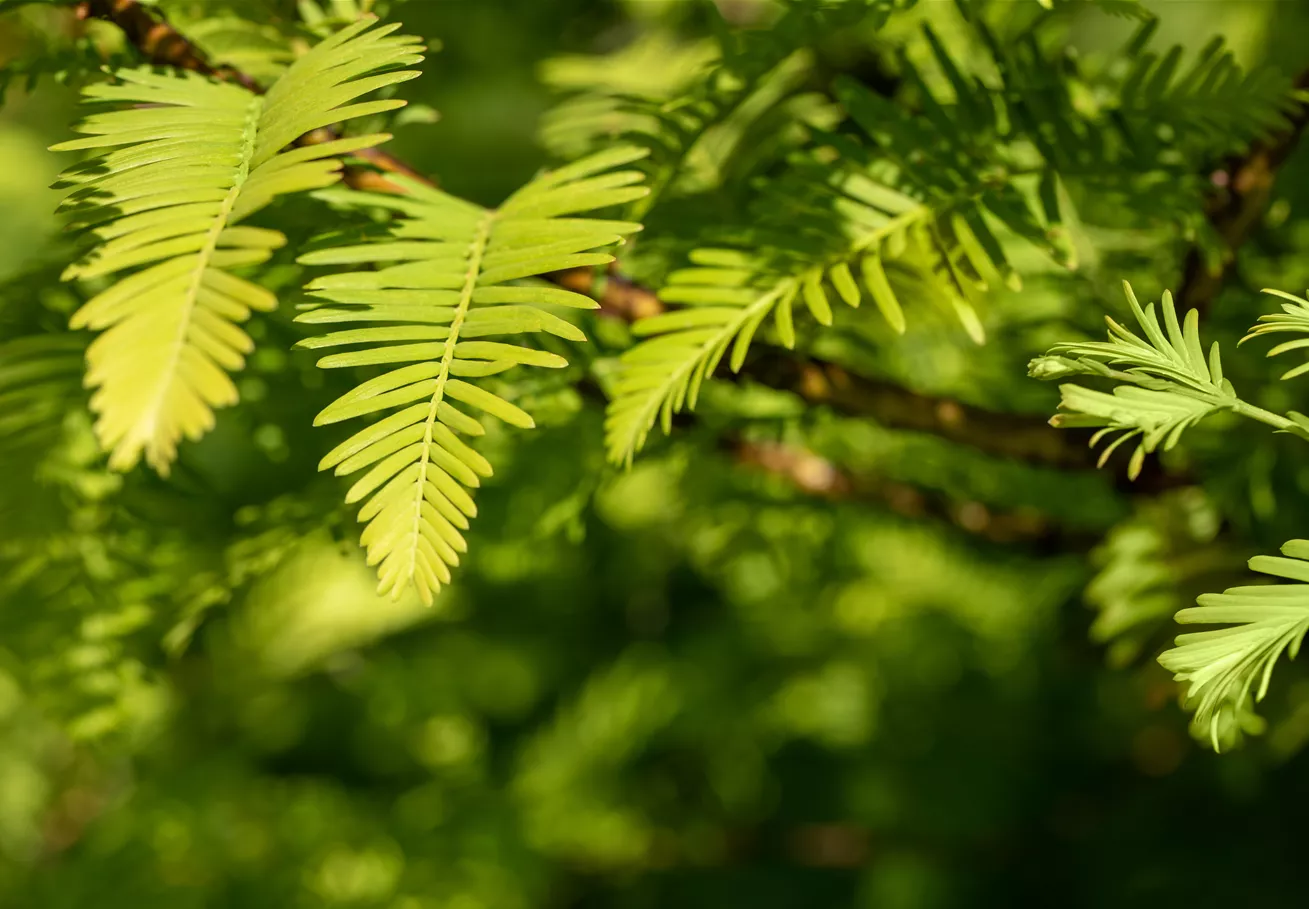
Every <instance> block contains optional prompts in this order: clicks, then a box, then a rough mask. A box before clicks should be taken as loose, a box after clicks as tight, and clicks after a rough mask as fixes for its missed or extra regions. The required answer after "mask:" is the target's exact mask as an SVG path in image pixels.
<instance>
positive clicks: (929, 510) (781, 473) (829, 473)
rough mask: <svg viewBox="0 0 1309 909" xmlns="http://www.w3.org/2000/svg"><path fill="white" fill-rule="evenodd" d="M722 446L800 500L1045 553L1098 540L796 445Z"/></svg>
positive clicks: (1030, 513) (1031, 513)
mask: <svg viewBox="0 0 1309 909" xmlns="http://www.w3.org/2000/svg"><path fill="white" fill-rule="evenodd" d="M723 447H724V449H725V450H726V451H728V452H729V453H730V454H731V456H732V459H733V460H734V461H735V462H736V463H737V464H739V465H741V466H743V467H747V468H753V469H755V470H762V471H764V472H766V473H768V474H769V475H771V476H773V477H775V478H778V479H781V480H783V481H785V482H786V483H787V484H788V485H789V486H792V487H794V488H795V489H797V490H799V491H800V492H802V493H804V494H805V495H809V496H814V497H817V498H820V499H826V500H829V501H833V502H861V503H868V504H873V505H876V506H878V507H881V508H885V509H887V510H889V511H893V512H895V513H896V514H900V515H903V516H905V517H909V518H914V519H929V520H935V521H938V522H943V523H946V524H950V525H951V526H953V527H955V528H957V529H958V530H961V531H963V532H964V533H967V534H969V535H971V536H974V537H977V538H978V539H982V540H985V541H987V542H990V543H998V544H1015V543H1016V544H1024V545H1027V546H1030V547H1034V548H1036V549H1037V550H1039V551H1041V552H1046V553H1049V552H1060V551H1073V552H1085V551H1087V550H1089V549H1090V548H1091V547H1092V546H1094V545H1095V544H1096V543H1098V542H1099V540H1100V535H1099V534H1095V533H1085V532H1078V531H1075V530H1070V529H1068V528H1065V527H1061V526H1059V525H1058V524H1056V523H1055V522H1054V521H1052V520H1051V519H1050V518H1049V517H1048V516H1046V515H1044V514H1042V513H1041V512H1039V511H1037V510H1035V509H1030V508H1019V509H1014V510H995V509H992V508H989V507H988V506H986V505H984V504H983V503H981V502H975V501H958V500H955V499H951V498H950V497H948V496H946V495H943V494H941V493H935V492H931V491H928V490H924V489H920V488H918V487H916V486H912V485H910V484H907V483H901V482H898V481H896V480H891V479H887V478H886V477H881V476H876V475H873V474H869V473H853V472H850V471H847V470H842V469H841V468H839V467H837V466H836V465H835V464H833V463H832V462H831V461H829V460H827V459H826V458H824V457H822V456H821V455H818V454H815V453H814V452H812V451H809V450H808V449H805V448H802V447H800V446H796V445H787V444H783V443H779V442H749V441H745V440H742V439H728V440H726V441H725V442H724V446H723Z"/></svg>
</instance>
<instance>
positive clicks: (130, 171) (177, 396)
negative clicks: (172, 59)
mask: <svg viewBox="0 0 1309 909" xmlns="http://www.w3.org/2000/svg"><path fill="white" fill-rule="evenodd" d="M372 26H373V23H372V21H368V20H366V21H361V22H359V23H357V24H355V25H352V26H350V27H349V28H346V29H343V30H342V31H341V32H339V33H337V34H336V35H335V36H333V37H332V38H329V39H328V40H326V41H323V42H322V43H320V44H318V45H317V46H315V47H314V48H313V49H312V50H311V51H309V52H308V53H307V54H305V55H304V56H303V57H301V58H299V59H298V60H297V61H296V62H295V63H294V64H292V65H291V66H290V67H289V68H288V69H287V71H286V73H285V74H284V75H283V76H282V77H281V78H280V79H278V81H277V82H276V83H275V84H274V85H273V86H272V88H271V89H270V90H269V91H268V93H267V94H266V95H264V96H258V95H255V94H252V93H251V92H249V91H246V90H245V89H244V88H241V87H239V86H236V85H230V84H223V83H215V82H211V81H209V80H207V79H205V78H202V77H200V76H197V75H195V74H192V73H180V74H175V75H159V74H155V73H152V72H150V71H149V70H146V69H138V70H124V71H120V72H119V73H118V74H117V76H118V81H117V82H116V83H115V84H108V85H95V86H91V87H90V88H88V89H86V90H85V92H84V95H85V97H86V99H87V100H88V101H91V102H109V103H110V104H112V105H113V106H112V107H111V108H110V109H109V110H108V112H104V113H96V114H92V115H91V116H88V117H87V118H86V119H84V120H83V121H82V122H81V124H80V125H79V127H78V131H79V132H82V133H85V134H87V136H88V137H87V138H84V139H78V140H74V141H71V142H65V143H62V144H61V145H57V146H55V150H57V151H75V150H81V149H96V150H97V151H98V157H96V158H95V159H93V160H92V161H89V162H87V163H85V164H82V165H79V166H76V167H73V168H72V169H70V170H69V171H67V172H66V173H65V174H64V176H63V183H64V185H68V186H72V187H74V189H73V192H72V193H71V194H70V195H69V197H68V199H67V200H66V202H65V206H66V207H68V208H70V209H72V210H73V212H74V214H75V216H76V219H77V221H78V223H79V224H80V226H82V227H84V228H85V229H86V231H87V233H88V234H89V235H90V236H91V237H92V238H94V240H95V242H96V246H95V248H94V249H93V250H92V251H91V252H90V254H89V255H88V256H87V257H86V258H85V259H83V260H82V261H80V262H78V263H77V264H75V265H73V266H71V267H70V268H69V269H68V270H67V271H66V272H65V276H64V277H65V278H66V279H74V278H81V279H97V278H105V277H113V278H114V279H115V281H114V283H112V284H111V285H110V286H109V287H108V288H107V289H105V290H103V291H102V292H100V293H99V294H98V295H97V296H95V297H94V298H93V299H91V300H90V301H89V302H88V303H87V304H86V305H85V306H84V307H82V308H81V309H80V310H78V312H77V313H76V314H75V315H74V316H73V319H72V325H73V327H74V328H90V329H92V330H95V331H98V332H100V335H99V337H98V338H97V339H96V340H95V341H94V342H93V343H92V344H91V347H90V348H89V350H88V351H87V364H88V372H87V379H86V381H87V384H88V385H89V386H91V387H93V388H94V389H95V393H94V395H93V397H92V399H91V406H92V409H93V410H94V411H95V412H96V413H97V415H98V418H99V419H98V422H97V426H96V431H97V435H98V437H99V439H100V442H101V445H102V446H103V447H104V448H105V449H106V450H107V451H110V452H111V455H110V465H111V466H113V467H115V468H118V469H124V470H125V469H128V468H131V467H132V466H133V465H135V464H136V463H137V461H138V460H139V459H140V458H141V457H142V456H143V455H144V457H145V459H146V461H148V462H149V463H150V464H151V465H152V466H153V467H155V469H157V470H158V471H160V472H161V473H166V472H167V471H168V468H169V465H170V463H171V462H172V461H173V459H174V457H175V456H176V451H177V444H178V442H179V441H180V440H181V439H182V438H184V437H185V438H189V439H195V438H198V437H199V436H200V435H202V434H203V433H204V432H206V431H207V430H208V429H209V428H211V427H212V425H213V422H214V414H213V410H214V408H217V407H223V406H227V405H230V404H233V403H235V402H236V399H237V391H236V386H235V385H234V384H233V383H232V381H231V379H230V378H229V377H228V375H227V373H228V372H233V371H236V370H239V369H241V368H242V366H243V365H244V361H245V356H246V355H247V354H248V353H249V352H250V351H251V349H252V347H253V344H252V342H251V340H250V338H249V336H247V335H246V334H245V332H244V331H242V330H241V328H240V327H239V326H240V323H242V322H244V321H245V320H246V319H247V318H248V317H249V315H250V313H251V312H252V311H268V310H271V309H273V308H274V307H275V306H276V305H277V301H276V299H275V298H274V297H273V295H272V294H271V293H269V292H268V291H267V290H264V289H263V288H261V287H259V286H258V285H257V284H254V283H252V282H251V281H249V280H247V279H246V278H242V277H238V276H237V275H235V274H233V273H232V270H233V269H236V268H241V267H245V266H251V265H258V264H260V263H262V262H265V261H267V260H268V258H269V257H270V256H271V255H272V253H273V251H274V250H275V249H277V248H278V247H280V246H282V245H283V244H284V243H285V238H284V237H283V235H282V234H281V233H279V232H277V231H274V230H267V229H263V228H257V227H247V226H244V225H242V224H241V222H242V221H244V220H245V219H247V218H248V217H249V216H250V215H251V214H253V213H255V212H256V211H258V210H259V209H261V208H263V207H264V206H266V205H267V204H268V203H270V202H271V201H272V200H273V199H274V198H275V197H277V196H280V195H285V194H288V193H295V192H302V191H306V190H311V189H317V188H321V187H324V186H328V185H330V184H332V183H334V182H336V181H337V180H338V179H339V178H340V167H341V165H340V162H339V161H338V160H337V159H336V157H335V156H338V155H343V154H348V153H350V152H353V151H358V150H360V149H363V148H367V147H370V146H372V145H376V144H378V143H379V142H381V141H384V140H385V138H386V136H383V135H372V136H362V137H358V138H351V139H340V140H336V141H333V142H327V143H323V144H319V145H312V146H305V147H299V148H293V149H289V150H287V146H289V145H291V143H293V142H294V141H295V140H296V139H297V138H299V137H300V136H301V135H303V134H305V133H307V132H309V131H311V130H314V129H317V128H319V127H323V126H327V125H329V124H332V123H337V122H341V121H345V120H350V119H353V118H355V117H362V116H365V115H368V114H373V113H377V112H380V111H384V110H393V109H395V108H397V107H400V106H403V104H404V102H403V101H365V102H358V103H353V102H355V101H356V99H358V98H359V97H360V96H362V95H365V94H367V93H369V92H371V91H374V90H376V89H378V88H381V87H383V86H386V85H392V84H395V83H397V82H402V81H405V80H407V79H411V78H413V77H414V76H416V75H418V73H417V72H415V71H412V70H408V71H396V67H398V66H404V65H410V64H414V63H417V62H418V61H420V60H421V59H422V57H421V56H420V55H419V53H418V51H419V50H421V48H420V47H419V46H418V44H417V42H416V39H412V38H407V37H402V36H394V35H392V32H394V31H395V29H396V28H397V26H385V27H381V28H373V27H372Z"/></svg>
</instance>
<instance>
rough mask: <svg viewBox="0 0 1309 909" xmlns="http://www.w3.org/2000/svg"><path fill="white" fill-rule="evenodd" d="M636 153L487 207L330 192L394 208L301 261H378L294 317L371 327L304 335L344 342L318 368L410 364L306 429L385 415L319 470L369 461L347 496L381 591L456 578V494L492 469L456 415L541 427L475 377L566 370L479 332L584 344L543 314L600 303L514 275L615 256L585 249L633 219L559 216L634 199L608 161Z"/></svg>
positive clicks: (593, 160)
mask: <svg viewBox="0 0 1309 909" xmlns="http://www.w3.org/2000/svg"><path fill="white" fill-rule="evenodd" d="M645 154H646V153H645V151H644V150H643V149H630V148H629V149H617V150H614V151H611V152H606V153H601V154H598V155H595V156H592V157H590V158H585V159H583V160H581V161H577V162H575V163H574V164H571V165H569V166H567V167H563V168H560V169H558V170H555V171H550V172H547V173H545V174H542V175H541V176H539V177H537V178H536V179H535V180H533V181H531V182H530V183H528V184H527V185H526V186H524V187H523V188H522V189H520V190H519V191H518V192H516V193H514V194H513V195H512V196H511V197H510V198H509V199H507V200H506V201H505V202H504V204H503V205H501V206H500V207H499V208H496V209H490V210H486V209H482V208H480V207H479V206H476V205H472V204H470V203H468V202H465V201H463V200H461V199H457V198H455V197H454V196H451V195H449V194H447V193H444V192H441V191H440V190H436V189H429V188H426V187H423V186H422V185H420V184H417V183H414V182H412V181H402V182H401V185H402V186H403V188H404V189H406V190H407V191H408V194H407V195H404V196H382V195H376V194H360V193H355V194H349V195H344V196H339V197H337V198H338V199H339V200H340V201H343V202H346V203H349V204H351V205H365V206H366V205H373V206H382V207H385V208H389V209H393V210H395V211H398V212H400V213H402V214H403V215H404V217H403V218H400V219H398V220H397V221H395V222H394V223H393V224H392V225H391V226H390V227H389V229H388V230H387V232H386V236H384V237H383V238H381V239H379V240H378V241H376V242H373V243H369V244H365V245H362V246H343V247H337V248H334V249H328V250H325V251H322V252H316V253H310V254H308V255H305V256H302V257H301V259H300V261H301V262H303V263H305V264H307V265H345V264H352V265H353V264H360V263H376V264H381V265H384V267H382V268H379V269H377V270H368V271H355V272H347V273H344V274H336V275H331V276H328V277H323V278H318V279H317V280H315V281H314V282H313V283H312V284H310V285H309V287H310V290H311V291H312V293H313V295H314V296H315V297H318V298H320V299H323V300H326V301H328V302H327V303H326V304H324V305H322V306H319V307H317V308H315V309H312V310H311V311H309V312H307V313H305V314H304V315H301V316H300V317H299V319H298V321H300V322H307V323H311V324H314V325H332V326H335V325H338V324H341V323H365V324H367V326H368V327H361V328H348V329H345V330H342V331H331V332H329V333H327V334H324V335H319V336H316V337H313V338H310V339H307V340H305V341H302V342H300V346H302V347H309V348H313V349H321V348H328V347H350V348H354V349H352V350H348V351H345V352H341V353H333V354H329V355H328V356H325V357H323V358H322V359H321V360H319V361H318V365H319V366H321V367H323V368H325V369H333V368H340V367H356V366H377V365H383V364H386V365H390V364H405V365H402V366H397V367H396V368H394V369H391V370H390V371H388V372H385V373H383V374H382V375H380V376H377V377H376V378H373V379H370V380H368V381H367V382H365V383H363V384H362V385H360V386H359V387H357V388H356V389H354V390H353V391H351V392H349V393H348V394H345V395H342V396H341V397H340V398H338V399H337V400H336V401H335V402H334V403H333V404H332V405H331V406H330V407H328V408H327V409H325V410H324V411H323V412H322V413H320V414H319V415H318V418H317V419H316V420H315V423H316V424H318V425H322V424H329V423H337V422H340V421H342V420H348V419H351V418H354V417H362V416H375V415H379V414H382V413H386V412H388V411H394V412H392V413H390V415H389V416H386V417H385V418H384V419H381V420H379V421H378V422H374V423H372V424H371V425H370V426H368V427H367V428H365V429H362V430H360V431H359V432H357V433H356V434H355V435H353V436H351V437H350V438H349V439H347V440H346V441H345V442H342V443H341V444H340V445H338V446H337V447H336V448H334V449H333V450H332V451H331V452H330V453H329V454H328V455H327V456H326V457H324V458H323V460H322V462H321V463H320V465H319V467H320V469H323V470H326V469H328V468H335V470H336V473H337V474H340V475H346V474H353V473H356V472H359V471H362V470H364V469H365V468H368V470H367V472H366V473H365V474H364V475H363V477H362V478H361V479H359V480H358V481H357V482H356V483H355V484H354V486H352V487H351V488H350V491H349V492H347V493H346V502H347V503H354V502H358V501H361V500H364V499H367V503H366V504H365V505H364V507H363V509H362V510H361V511H360V512H359V520H361V521H365V522H367V524H368V527H367V529H365V531H364V534H363V537H362V540H361V542H362V543H363V545H364V546H365V547H367V549H368V562H369V564H370V565H372V564H379V563H380V564H379V568H378V573H379V577H380V584H379V588H378V589H379V591H380V592H382V593H391V594H393V595H395V596H399V594H400V592H401V591H403V590H404V589H405V588H406V587H407V586H408V585H409V584H410V583H411V582H412V583H414V584H415V585H416V586H417V588H418V591H419V593H420V595H421V596H422V598H423V600H424V601H426V602H428V603H430V602H431V601H432V597H433V596H435V594H436V593H437V591H439V590H440V589H441V585H442V584H448V583H450V570H449V567H448V566H454V565H458V564H459V555H458V553H460V552H464V551H466V549H467V544H466V543H465V542H464V538H463V536H462V535H461V534H460V532H459V531H460V530H461V529H466V528H467V527H468V519H469V518H471V517H474V516H475V515H476V513H477V509H476V507H475V506H474V504H473V500H472V498H471V497H470V496H469V494H468V492H467V491H466V488H468V489H475V488H476V487H478V486H479V485H481V480H480V479H479V478H481V477H489V476H490V475H491V465H490V464H489V463H488V462H487V460H486V459H485V458H484V457H482V456H481V455H479V454H478V453H477V452H476V451H474V450H473V449H472V448H470V447H469V446H468V445H467V444H466V443H465V442H464V441H462V440H461V439H460V438H459V436H460V435H464V436H470V437H476V436H480V435H483V434H484V433H485V428H484V427H483V426H482V424H481V422H480V421H479V420H478V419H477V418H475V417H473V416H470V415H469V414H468V413H466V412H465V410H461V409H460V407H465V408H467V409H472V410H473V411H480V412H482V413H485V414H487V415H489V416H492V417H495V418H497V419H499V420H503V421H504V422H506V423H509V424H510V425H513V426H518V427H522V428H528V429H530V428H531V427H532V426H534V425H535V424H534V422H533V420H532V418H531V417H530V416H529V415H528V414H526V413H525V412H524V411H523V410H521V409H520V408H518V407H517V406H515V405H514V404H511V403H510V402H509V401H507V400H505V399H504V398H503V397H500V396H499V395H497V394H494V393H492V392H490V391H488V390H486V389H485V388H482V387H481V386H480V384H479V383H476V382H472V381H469V380H471V379H480V378H485V377H488V376H494V375H498V374H500V373H503V372H505V371H507V370H510V369H512V368H513V367H515V366H520V365H525V366H544V367H561V366H566V365H567V362H566V361H565V360H564V359H563V358H562V357H560V356H558V355H557V354H553V353H549V352H547V351H543V350H537V349H534V348H531V347H525V346H522V345H521V344H513V343H506V342H505V341H500V340H486V339H488V338H500V337H504V336H514V335H520V334H524V333H530V332H547V333H550V334H554V335H557V336H559V337H562V338H566V339H568V340H572V341H584V340H586V339H585V336H584V335H583V334H582V333H581V331H579V330H578V329H577V328H576V327H575V326H573V325H572V324H571V323H569V322H566V321H564V320H563V319H561V318H559V317H558V316H556V315H554V314H553V313H551V312H549V311H548V309H547V308H542V307H549V306H551V305H554V306H564V307H573V308H582V309H593V308H595V307H596V306H597V305H598V304H596V302H595V301H594V300H592V299H591V298H590V297H585V296H582V295H580V294H576V293H573V292H572V291H567V290H562V289H558V288H542V287H524V286H519V285H517V284H514V283H511V282H516V281H519V280H521V279H525V278H532V277H535V276H538V275H541V274H544V273H547V272H552V271H559V270H563V269H567V268H578V267H586V266H596V265H604V264H606V263H608V262H611V261H612V260H613V256H612V255H610V254H608V253H606V252H596V251H595V250H597V249H601V248H603V247H606V246H610V245H612V244H614V243H617V242H619V241H621V240H622V238H623V237H624V236H626V235H627V234H630V233H632V232H633V231H635V230H637V229H639V227H640V225H638V224H634V223H631V222H626V221H602V220H588V219H580V218H575V217H568V216H570V215H577V214H579V213H582V212H587V211H592V210H595V209H603V208H610V207H613V206H616V205H621V204H623V203H625V202H630V201H632V200H633V199H636V198H640V197H641V196H644V195H645V194H646V193H647V192H648V190H647V189H646V188H645V187H644V186H640V185H638V184H639V183H640V182H641V181H642V179H643V175H642V174H641V172H640V171H635V170H615V169H614V168H616V167H620V166H622V165H624V164H630V163H631V162H633V161H636V160H639V159H640V158H642V157H644V156H645ZM396 408H400V409H399V410H396Z"/></svg>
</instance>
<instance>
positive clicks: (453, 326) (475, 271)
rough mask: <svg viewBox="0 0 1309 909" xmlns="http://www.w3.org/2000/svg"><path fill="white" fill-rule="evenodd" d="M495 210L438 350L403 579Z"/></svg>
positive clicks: (472, 250)
mask: <svg viewBox="0 0 1309 909" xmlns="http://www.w3.org/2000/svg"><path fill="white" fill-rule="evenodd" d="M496 215H497V212H496V211H494V210H492V211H488V212H487V214H486V216H485V217H483V218H482V220H481V221H480V222H479V223H478V225H477V232H476V233H475V234H474V235H473V242H472V245H471V246H470V247H469V251H468V270H467V272H465V274H464V285H463V287H462V288H461V289H460V292H459V303H458V305H457V307H456V309H455V315H454V319H452V320H451V322H450V333H449V335H448V336H447V337H446V342H445V352H444V353H442V354H441V370H440V372H438V373H437V376H436V388H435V390H433V392H432V400H431V403H430V405H429V406H428V408H427V420H426V422H425V423H424V424H423V448H422V453H421V454H420V455H419V460H418V477H417V479H416V480H415V481H414V487H415V490H414V521H413V526H412V528H411V529H410V533H409V570H408V573H407V575H406V579H407V580H410V581H412V580H413V578H414V575H415V573H416V572H417V570H418V537H419V535H420V533H421V529H420V528H421V527H422V520H423V496H424V489H425V488H426V484H427V468H428V466H429V465H430V464H431V462H432V458H431V450H432V444H433V440H432V431H433V429H434V428H435V427H436V413H437V410H438V409H439V408H440V406H441V402H442V401H443V400H444V398H445V386H446V382H447V381H448V380H449V378H450V364H451V363H452V362H453V361H454V355H455V347H456V346H457V345H458V343H459V330H460V329H461V328H462V327H463V324H464V320H465V319H466V318H467V317H468V310H469V309H470V308H471V306H472V302H473V292H474V291H475V290H476V289H477V280H478V278H479V277H480V276H481V273H482V259H483V258H484V257H485V255H486V247H487V246H488V245H489V242H490V238H491V228H492V226H493V225H494V224H495V219H496Z"/></svg>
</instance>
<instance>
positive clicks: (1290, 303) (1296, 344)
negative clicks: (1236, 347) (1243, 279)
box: [1240, 289, 1309, 379]
mask: <svg viewBox="0 0 1309 909" xmlns="http://www.w3.org/2000/svg"><path fill="white" fill-rule="evenodd" d="M1264 293H1266V294H1272V295H1274V296H1276V297H1281V298H1282V299H1283V300H1285V301H1286V302H1285V303H1283V304H1282V311H1281V312H1279V313H1270V314H1268V315H1266V316H1260V317H1259V324H1258V325H1255V326H1254V327H1253V328H1251V329H1250V331H1249V333H1248V334H1246V336H1245V337H1244V338H1242V339H1241V341H1240V343H1241V344H1244V343H1245V342H1246V341H1249V340H1250V339H1251V338H1257V337H1260V336H1262V335H1272V334H1285V333H1288V332H1290V333H1293V334H1300V335H1306V336H1309V300H1307V299H1305V298H1304V297H1297V296H1295V294H1288V293H1286V292H1285V291H1282V290H1269V289H1265V290H1264ZM1306 347H1309V337H1304V338H1298V339H1296V340H1294V341H1284V342H1283V343H1281V344H1278V345H1277V346H1275V347H1274V348H1273V349H1272V350H1270V351H1268V356H1270V357H1276V356H1278V355H1279V354H1284V353H1287V352H1288V351H1292V350H1304V349H1305V348H1306ZM1306 372H1309V362H1305V363H1301V364H1300V365H1299V366H1296V367H1294V368H1292V369H1288V370H1287V371H1286V372H1284V373H1282V378H1283V379H1294V378H1295V377H1296V376H1302V375H1304V374H1305V373H1306Z"/></svg>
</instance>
